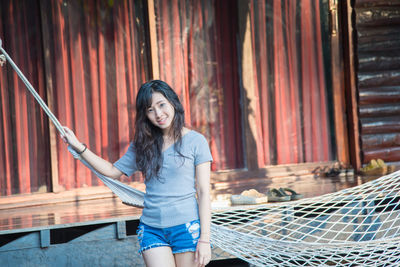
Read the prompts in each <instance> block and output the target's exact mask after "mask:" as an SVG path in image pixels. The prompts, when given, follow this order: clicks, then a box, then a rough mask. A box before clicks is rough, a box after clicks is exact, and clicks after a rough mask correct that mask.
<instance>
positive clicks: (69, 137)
mask: <svg viewBox="0 0 400 267" xmlns="http://www.w3.org/2000/svg"><path fill="white" fill-rule="evenodd" d="M64 131H65V136H62V139H63V140H64V142H66V143H68V144H69V145H70V146H72V148H73V149H75V151H77V152H78V153H80V152H82V151H84V152H83V153H82V154H81V157H82V158H83V159H84V160H86V161H87V162H88V163H89V164H90V165H91V166H92V167H93V168H94V169H95V170H96V171H98V172H99V173H101V174H103V175H104V176H107V177H111V178H119V177H121V175H122V174H123V173H122V172H121V171H120V170H118V169H117V168H116V167H114V165H113V164H112V163H111V162H109V161H107V160H105V159H103V158H101V157H99V156H97V155H96V154H94V153H93V152H92V151H90V150H89V148H87V147H86V146H85V145H84V144H82V143H81V142H80V141H79V140H78V138H76V136H75V134H74V132H73V131H71V130H70V129H68V128H67V127H64Z"/></svg>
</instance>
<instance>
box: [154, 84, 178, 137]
mask: <svg viewBox="0 0 400 267" xmlns="http://www.w3.org/2000/svg"><path fill="white" fill-rule="evenodd" d="M174 116H175V109H174V107H173V106H172V105H171V103H170V102H169V101H168V100H167V99H166V98H165V97H164V96H163V95H162V94H161V93H158V92H154V93H153V95H152V98H151V106H150V107H149V108H148V109H147V118H148V119H149V120H150V122H151V123H152V124H153V125H154V126H157V127H159V128H160V129H161V130H162V131H163V132H164V134H166V133H168V131H169V129H170V128H171V126H172V121H173V119H174Z"/></svg>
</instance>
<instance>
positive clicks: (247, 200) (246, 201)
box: [231, 195, 268, 205]
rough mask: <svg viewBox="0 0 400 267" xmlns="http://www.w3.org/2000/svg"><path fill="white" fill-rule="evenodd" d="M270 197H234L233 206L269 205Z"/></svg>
mask: <svg viewBox="0 0 400 267" xmlns="http://www.w3.org/2000/svg"><path fill="white" fill-rule="evenodd" d="M267 202H268V197H267V196H264V197H252V196H243V195H232V196H231V203H232V205H255V204H262V203H267Z"/></svg>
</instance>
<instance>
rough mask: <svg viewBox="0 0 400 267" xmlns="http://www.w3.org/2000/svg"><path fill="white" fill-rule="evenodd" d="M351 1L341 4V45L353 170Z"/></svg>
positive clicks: (357, 161)
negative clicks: (342, 46) (342, 47)
mask: <svg viewBox="0 0 400 267" xmlns="http://www.w3.org/2000/svg"><path fill="white" fill-rule="evenodd" d="M351 2H352V1H351V0H346V2H342V3H343V8H342V12H343V13H342V14H343V30H344V32H343V45H344V49H343V51H344V63H345V64H344V78H345V79H344V80H345V88H346V100H347V101H346V102H347V104H346V105H347V112H348V122H349V124H348V125H349V126H348V127H349V130H348V133H349V147H350V148H349V149H350V150H349V151H350V162H351V164H352V165H353V168H354V169H355V170H359V169H360V168H361V148H360V140H359V136H360V129H359V119H358V110H357V109H358V103H357V83H356V71H355V57H356V55H355V51H354V43H353V36H354V29H353V23H352V14H353V12H354V11H353V7H352V6H351Z"/></svg>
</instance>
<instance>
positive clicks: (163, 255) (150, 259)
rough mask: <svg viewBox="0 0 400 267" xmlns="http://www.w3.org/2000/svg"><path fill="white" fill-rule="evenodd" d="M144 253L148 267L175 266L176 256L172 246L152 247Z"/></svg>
mask: <svg viewBox="0 0 400 267" xmlns="http://www.w3.org/2000/svg"><path fill="white" fill-rule="evenodd" d="M142 254H143V259H144V263H145V264H146V266H147V267H160V266H165V267H175V258H174V255H173V254H172V250H171V248H170V247H156V248H151V249H148V250H145V251H143V253H142ZM188 266H189V265H188Z"/></svg>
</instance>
